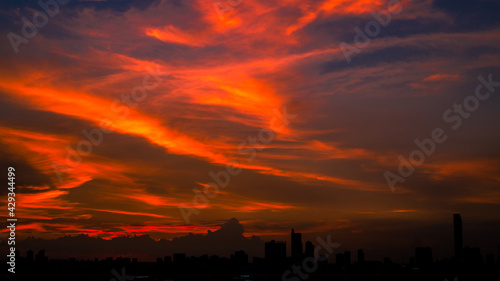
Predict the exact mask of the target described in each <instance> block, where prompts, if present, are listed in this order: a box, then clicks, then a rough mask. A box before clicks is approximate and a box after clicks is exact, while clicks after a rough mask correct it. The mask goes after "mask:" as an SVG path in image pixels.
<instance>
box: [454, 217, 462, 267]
mask: <svg viewBox="0 0 500 281" xmlns="http://www.w3.org/2000/svg"><path fill="white" fill-rule="evenodd" d="M453 237H454V243H455V245H454V246H455V247H454V248H455V258H456V259H457V260H458V261H460V260H462V250H463V237H462V218H461V217H460V214H453Z"/></svg>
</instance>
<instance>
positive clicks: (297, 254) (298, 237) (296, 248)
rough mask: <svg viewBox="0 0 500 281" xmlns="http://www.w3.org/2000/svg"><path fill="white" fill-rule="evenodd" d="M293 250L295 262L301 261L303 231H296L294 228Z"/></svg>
mask: <svg viewBox="0 0 500 281" xmlns="http://www.w3.org/2000/svg"><path fill="white" fill-rule="evenodd" d="M291 250H292V251H291V252H292V260H293V262H294V263H295V262H300V261H301V260H302V233H295V231H294V229H293V228H292V245H291Z"/></svg>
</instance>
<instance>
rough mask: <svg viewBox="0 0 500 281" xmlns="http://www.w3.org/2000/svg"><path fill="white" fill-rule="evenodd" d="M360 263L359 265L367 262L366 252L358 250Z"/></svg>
mask: <svg viewBox="0 0 500 281" xmlns="http://www.w3.org/2000/svg"><path fill="white" fill-rule="evenodd" d="M358 262H359V263H364V262H365V252H363V249H359V250H358Z"/></svg>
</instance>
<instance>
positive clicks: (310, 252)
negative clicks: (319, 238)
mask: <svg viewBox="0 0 500 281" xmlns="http://www.w3.org/2000/svg"><path fill="white" fill-rule="evenodd" d="M304 255H305V256H306V257H311V258H313V257H314V245H313V243H312V242H311V241H307V242H306V249H305V252H304Z"/></svg>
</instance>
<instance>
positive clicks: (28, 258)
mask: <svg viewBox="0 0 500 281" xmlns="http://www.w3.org/2000/svg"><path fill="white" fill-rule="evenodd" d="M33 256H34V253H33V251H32V250H31V249H30V250H28V252H27V253H26V259H27V260H28V262H32V261H33V260H34V259H33Z"/></svg>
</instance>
